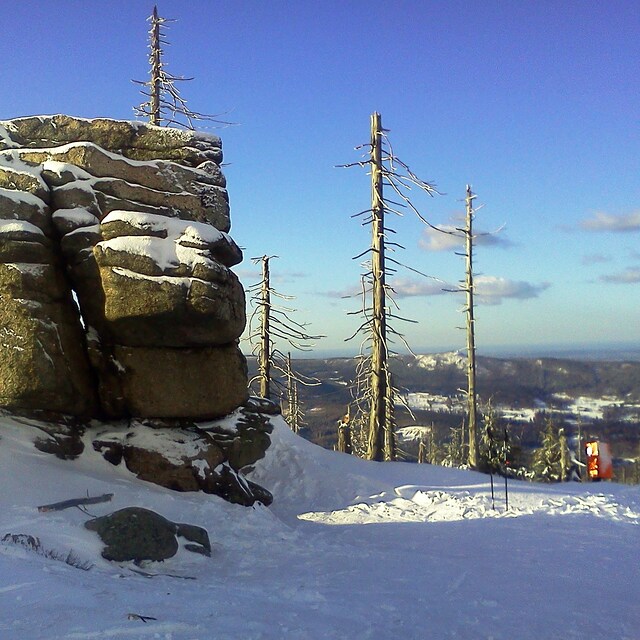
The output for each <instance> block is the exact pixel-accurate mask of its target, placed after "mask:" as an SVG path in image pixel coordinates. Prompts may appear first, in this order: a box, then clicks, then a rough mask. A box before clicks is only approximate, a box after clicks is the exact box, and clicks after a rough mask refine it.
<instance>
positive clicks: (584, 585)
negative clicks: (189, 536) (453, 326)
mask: <svg viewBox="0 0 640 640" xmlns="http://www.w3.org/2000/svg"><path fill="white" fill-rule="evenodd" d="M274 422H275V423H276V427H275V431H274V436H273V445H272V447H271V449H270V450H269V452H268V454H267V457H266V459H265V460H263V461H261V462H260V463H259V464H258V466H257V468H256V470H255V472H254V473H253V476H252V477H253V480H255V481H256V482H259V483H261V484H263V485H264V486H266V487H267V488H269V489H270V490H271V491H272V492H273V493H274V495H275V502H274V504H273V506H272V507H270V508H265V507H261V506H260V507H256V508H245V507H241V506H236V505H231V504H228V503H226V502H224V501H223V500H222V499H220V498H217V497H214V496H208V495H204V494H179V493H175V492H172V491H169V490H167V489H163V488H161V487H158V486H155V485H152V484H148V483H145V482H142V481H139V480H136V479H135V478H133V477H132V475H131V474H130V473H129V472H128V471H126V469H124V468H120V467H117V468H116V467H113V466H111V465H110V464H109V463H107V462H105V461H104V460H103V459H102V458H101V457H100V456H99V455H98V454H96V453H94V452H93V451H90V450H87V451H86V452H85V454H83V456H82V457H81V458H79V459H78V460H76V461H73V462H68V461H67V462H63V461H61V460H58V459H56V458H55V457H53V456H51V455H48V454H44V453H40V452H38V451H37V450H36V449H34V448H33V446H32V444H31V443H30V442H28V441H27V439H26V438H25V436H24V433H25V432H24V427H23V426H21V425H19V424H18V423H16V422H13V421H12V420H11V419H9V418H1V419H0V438H1V439H0V479H1V481H2V492H1V495H0V501H1V502H2V504H1V508H0V538H1V537H3V536H4V535H5V534H8V533H11V534H29V535H32V536H37V537H38V538H40V541H41V544H42V546H43V548H45V549H47V550H51V551H55V552H58V553H60V554H65V555H66V553H67V552H68V551H69V550H72V551H73V552H74V554H75V556H76V557H77V558H78V559H79V560H80V561H81V562H88V563H91V564H93V567H92V568H91V569H90V570H89V571H83V570H81V569H78V568H73V567H71V566H69V565H67V564H65V563H64V562H61V561H57V560H53V559H49V558H46V557H44V556H43V555H39V554H37V553H34V552H31V551H27V550H25V549H23V548H21V547H19V546H16V545H12V544H8V543H2V544H0V576H1V582H0V638H1V639H2V640H12V639H16V640H18V639H19V640H35V639H47V640H51V639H65V640H72V639H73V640H81V639H87V640H88V639H107V638H108V639H112V638H125V639H137V638H140V639H147V638H153V639H155V638H159V639H162V640H178V639H180V640H196V639H202V640H205V639H209V638H213V639H227V638H228V639H234V640H235V639H243V640H249V639H256V640H257V639H273V640H276V639H281V638H286V639H296V640H305V639H318V640H319V639H325V638H336V639H337V638H340V639H343V638H348V639H359V638H373V639H387V638H393V639H395V638H400V639H412V638H415V639H418V638H420V639H423V638H434V639H440V638H442V639H456V640H459V639H468V640H476V639H485V640H488V639H490V638H491V639H493V640H514V639H518V640H534V639H535V640H540V639H544V640H553V639H562V640H570V639H576V640H577V639H580V640H584V639H585V638H605V637H606V638H611V639H616V640H637V639H638V638H640V599H639V597H638V596H639V594H640V570H639V569H638V562H639V561H638V558H639V547H640V526H639V525H640V487H637V486H636V487H629V486H621V485H614V484H585V485H580V484H565V485H551V486H546V485H545V486H543V485H536V484H526V483H519V482H515V481H510V485H509V502H510V509H509V511H505V509H504V501H503V500H502V497H503V493H502V485H501V483H500V482H497V483H496V496H497V498H499V499H498V500H497V502H496V507H497V509H496V510H493V509H492V505H491V497H490V489H489V481H488V480H489V479H488V477H487V476H483V475H480V474H477V473H473V472H464V471H458V470H452V469H445V468H440V467H431V466H430V465H411V464H404V463H370V462H364V461H362V460H358V459H355V458H353V457H350V456H347V455H344V454H340V453H336V452H333V451H327V450H324V449H321V448H319V447H317V446H315V445H313V444H311V443H309V442H307V441H305V440H303V439H302V438H300V437H298V436H296V435H295V434H293V433H292V432H291V431H290V430H289V429H288V428H287V427H286V425H285V424H284V423H283V422H282V421H281V420H280V419H279V418H278V419H274ZM87 493H88V494H90V495H92V496H94V495H100V494H103V493H113V494H114V498H113V501H112V502H110V503H104V504H98V505H93V506H91V507H89V510H90V511H91V513H92V514H94V515H103V514H106V513H109V512H111V511H113V510H115V509H119V508H122V507H126V506H142V507H146V508H150V509H153V510H155V511H157V512H159V513H161V514H162V515H164V516H166V517H168V518H170V519H171V520H174V521H177V522H187V523H191V524H196V525H201V526H204V527H206V528H207V530H208V531H209V534H210V537H211V540H212V544H213V554H212V557H211V558H206V557H203V556H200V555H196V554H193V553H189V552H187V551H184V550H180V551H179V552H178V554H177V555H176V557H174V558H172V559H171V560H169V561H167V562H164V563H154V564H152V565H149V566H146V567H144V571H145V572H146V573H148V574H154V575H153V576H152V577H147V576H144V575H141V574H140V573H136V571H135V569H136V567H135V566H133V565H131V564H127V563H123V564H115V563H110V562H107V561H106V560H103V559H102V558H101V557H100V550H101V543H100V542H99V539H98V537H97V535H96V534H95V533H93V532H91V531H88V530H86V529H84V527H83V523H84V522H85V521H86V520H87V519H88V518H89V516H88V515H86V514H84V513H82V512H81V511H80V510H79V509H68V510H65V511H56V512H48V513H40V512H38V510H37V507H38V505H42V504H47V503H51V502H56V501H60V500H65V499H68V498H72V497H82V496H85V495H86V494H87ZM129 614H137V615H139V616H143V617H145V616H148V617H150V618H155V619H148V620H147V621H146V622H145V621H143V620H141V619H140V618H136V617H135V616H134V617H130V616H129Z"/></svg>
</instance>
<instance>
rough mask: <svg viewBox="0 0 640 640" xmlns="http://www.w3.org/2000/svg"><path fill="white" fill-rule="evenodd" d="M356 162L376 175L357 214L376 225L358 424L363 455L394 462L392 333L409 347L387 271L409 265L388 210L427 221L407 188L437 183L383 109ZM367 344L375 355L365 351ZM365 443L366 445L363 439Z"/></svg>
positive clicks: (366, 281)
mask: <svg viewBox="0 0 640 640" xmlns="http://www.w3.org/2000/svg"><path fill="white" fill-rule="evenodd" d="M354 164H355V165H358V166H366V167H367V168H368V169H369V171H370V174H371V208H370V209H367V210H365V211H362V212H360V213H359V214H356V216H360V215H363V214H368V216H367V217H366V218H365V219H364V222H363V225H370V226H371V247H370V248H369V249H367V250H366V251H365V252H363V253H361V254H360V255H358V256H356V259H357V258H361V257H362V256H363V255H365V254H370V262H367V263H365V267H366V271H365V273H364V274H363V276H362V300H363V304H362V309H361V311H360V312H358V313H362V315H363V316H364V322H363V323H362V325H361V326H360V327H359V328H358V330H357V331H356V333H355V334H354V335H353V336H351V338H353V337H355V335H358V334H359V333H363V334H364V335H365V340H364V342H363V346H361V354H360V359H359V363H358V367H357V372H356V392H355V393H356V398H355V404H356V417H355V418H354V422H356V423H358V422H359V423H360V424H361V425H362V427H363V428H366V435H365V437H366V450H364V451H363V450H361V451H360V452H359V453H361V454H362V455H364V456H365V457H366V458H367V459H369V460H378V461H379V460H393V459H395V457H396V448H395V418H394V404H395V401H394V387H393V382H392V377H391V372H390V369H389V358H390V356H391V355H393V354H392V351H391V349H390V343H391V336H395V337H398V338H400V339H401V340H402V341H403V342H404V344H405V345H406V341H405V340H404V336H402V334H400V333H398V332H397V331H395V330H394V329H393V328H391V326H390V325H389V322H388V319H389V317H390V316H391V315H392V314H391V311H390V303H392V304H393V305H394V306H396V305H395V303H393V300H392V297H391V296H390V294H391V293H392V292H393V289H392V287H390V285H389V283H388V281H387V275H388V274H389V273H392V272H395V271H396V269H395V268H394V267H393V266H391V265H392V264H395V265H400V266H405V265H401V263H400V262H398V261H397V260H395V259H393V258H390V257H389V256H388V255H387V248H388V247H392V248H402V247H401V245H399V244H398V243H395V242H390V241H389V240H388V235H389V233H392V232H393V229H391V228H390V227H389V226H388V225H387V222H386V219H385V217H386V214H387V213H388V212H391V213H394V214H396V215H400V216H401V215H402V212H400V211H399V209H398V208H409V209H411V210H413V211H414V212H415V213H416V214H417V215H418V216H419V217H420V219H422V220H424V218H423V217H422V216H421V214H420V213H419V212H418V210H417V209H416V207H415V206H414V205H413V203H412V202H411V200H409V198H408V196H407V195H406V190H407V189H408V188H409V187H410V186H411V185H413V186H416V187H418V188H419V189H422V190H423V191H424V192H426V193H427V194H429V195H431V196H432V195H434V194H435V193H437V191H436V190H435V188H434V187H433V186H432V185H431V184H429V183H427V182H424V181H422V180H420V179H419V178H418V177H417V176H416V175H415V174H414V173H413V172H411V170H410V169H409V167H408V166H407V165H406V164H404V163H403V162H402V161H401V160H399V159H398V158H397V157H396V156H395V155H394V153H393V150H392V148H391V145H390V144H389V141H388V138H387V136H386V131H385V130H384V129H383V127H382V117H381V115H380V114H379V113H377V112H375V113H373V114H372V116H371V139H370V143H369V153H368V158H367V159H366V160H364V161H361V162H357V163H353V164H350V165H344V166H354ZM385 187H387V188H390V189H391V191H393V192H394V193H395V194H396V195H397V196H399V197H400V200H401V202H399V203H398V202H392V201H391V200H389V199H387V198H385V193H384V189H385ZM354 217H355V216H354ZM412 270H413V269H412ZM413 271H415V270H413ZM368 300H370V303H369V302H368ZM396 318H399V316H396ZM399 319H401V320H406V319H405V318H399ZM406 346H408V345H406ZM367 348H368V350H369V353H368V355H365V351H366V349H367ZM362 404H366V408H365V409H363V408H362V406H361V405H362ZM365 425H366V427H365ZM359 439H360V440H361V438H359ZM360 447H361V449H363V448H364V447H362V443H360Z"/></svg>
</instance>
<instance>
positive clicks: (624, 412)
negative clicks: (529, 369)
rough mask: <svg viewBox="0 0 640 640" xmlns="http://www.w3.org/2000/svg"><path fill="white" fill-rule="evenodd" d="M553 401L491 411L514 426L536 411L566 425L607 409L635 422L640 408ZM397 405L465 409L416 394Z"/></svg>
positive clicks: (601, 401)
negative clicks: (559, 418) (558, 418)
mask: <svg viewBox="0 0 640 640" xmlns="http://www.w3.org/2000/svg"><path fill="white" fill-rule="evenodd" d="M554 397H555V398H556V399H557V400H558V403H557V405H556V404H555V403H553V402H552V403H551V404H547V403H546V402H543V401H541V400H538V401H536V403H535V406H533V407H518V408H513V407H508V406H506V405H503V404H498V405H496V406H495V407H494V409H495V410H496V411H497V412H498V414H499V415H500V416H501V417H502V418H504V419H505V420H510V421H515V422H529V421H531V420H533V419H534V418H535V415H536V413H537V412H539V411H545V412H546V413H548V414H549V415H556V416H559V417H561V418H563V419H565V420H567V421H569V422H572V421H573V422H576V421H577V420H580V421H581V422H582V423H583V424H584V423H588V422H593V421H594V420H602V419H603V418H604V414H605V411H606V410H607V409H616V410H618V413H619V416H620V419H621V420H626V421H633V422H637V421H638V416H639V415H640V405H639V404H637V403H633V402H629V401H628V400H625V399H623V398H618V397H615V396H605V397H602V398H592V397H589V396H577V397H572V396H569V395H567V394H566V393H556V394H555V395H554ZM397 404H398V405H402V404H405V405H407V406H408V407H410V408H411V409H414V410H422V411H441V412H446V411H463V410H464V407H465V406H466V398H465V397H464V396H463V395H462V394H460V395H455V396H451V397H450V396H444V395H439V394H433V393H426V392H422V391H418V392H412V393H405V394H403V396H402V400H398V402H397Z"/></svg>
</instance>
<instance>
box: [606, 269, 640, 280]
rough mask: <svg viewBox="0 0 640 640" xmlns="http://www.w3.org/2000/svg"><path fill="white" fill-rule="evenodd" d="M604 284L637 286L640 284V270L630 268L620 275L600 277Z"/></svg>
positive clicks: (613, 274) (612, 274)
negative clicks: (636, 284)
mask: <svg viewBox="0 0 640 640" xmlns="http://www.w3.org/2000/svg"><path fill="white" fill-rule="evenodd" d="M600 280H601V281H602V282H610V283H613V284H635V283H637V282H640V268H637V267H629V268H628V269H625V270H624V271H620V272H619V273H611V274H608V275H604V276H600Z"/></svg>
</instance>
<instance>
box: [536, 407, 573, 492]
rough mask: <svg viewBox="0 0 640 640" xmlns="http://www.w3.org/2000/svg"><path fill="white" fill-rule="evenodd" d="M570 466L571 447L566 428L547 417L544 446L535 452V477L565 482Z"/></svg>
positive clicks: (545, 480)
mask: <svg viewBox="0 0 640 640" xmlns="http://www.w3.org/2000/svg"><path fill="white" fill-rule="evenodd" d="M569 466H570V465H569V448H568V446H567V439H566V437H565V436H564V429H558V428H557V427H556V426H555V425H554V424H553V420H551V418H547V420H546V425H545V430H544V431H543V433H542V446H541V447H540V448H539V449H536V451H535V452H534V454H533V473H534V478H535V479H536V480H541V481H543V482H563V481H564V480H565V479H566V472H567V469H568V468H569Z"/></svg>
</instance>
